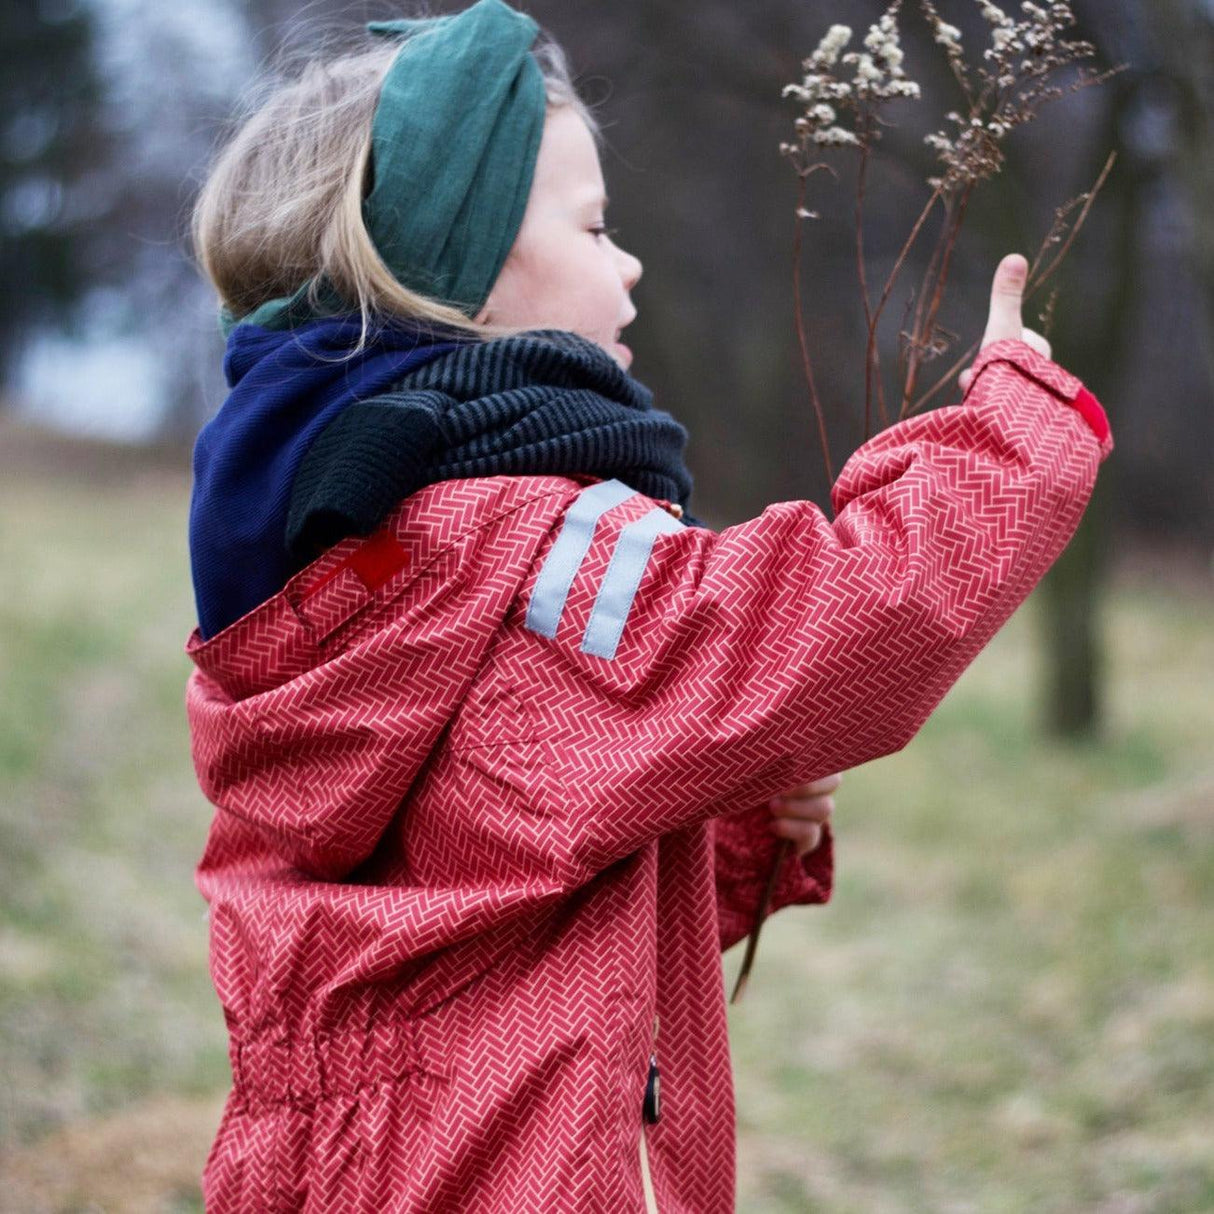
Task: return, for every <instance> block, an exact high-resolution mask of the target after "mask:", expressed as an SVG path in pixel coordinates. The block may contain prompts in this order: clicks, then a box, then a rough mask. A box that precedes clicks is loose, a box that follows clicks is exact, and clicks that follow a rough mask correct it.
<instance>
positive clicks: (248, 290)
mask: <svg viewBox="0 0 1214 1214" xmlns="http://www.w3.org/2000/svg"><path fill="white" fill-rule="evenodd" d="M367 41H371V42H372V45H371V46H370V47H369V48H368V47H367V45H366V43H367ZM399 49H400V45H399V43H397V42H395V41H390V40H384V39H382V38H372V36H371V35H369V34H367V35H365V36H364V37H363V40H362V43H361V45H360V46H359V47H358V49H355V50H353V51H350V52H347V53H339V54H336V55H332V54H330V55H325V54H323V53H322V54H319V55H313V56H312V57H311V58H308V59H306V60H305V61H304V62H303V64H302V67H301V68H299V69H297V70H296V71H295V72H293V73H292V72H290V71H289V69H287V70H284V71H279V72H273V73H271V74H268V75H267V76H266V77H265V78H264V79H263V80H262V81H261V82H259V84H258V85H256V86H255V88H254V91H253V93H252V94H251V96H250V98H249V100H248V101H247V102H246V103H245V104H244V106H243V107H241V109H240V111H238V113H237V116H236V120H235V130H234V132H233V133H232V134H231V135H230V137H229V138H228V139H227V141H226V143H224V144H223V145H222V146H221V148H220V150H219V152H218V154H217V156H216V158H215V161H214V163H213V164H212V166H211V168H210V171H209V172H208V174H207V177H206V180H205V181H204V183H203V186H202V189H201V191H200V192H199V194H198V198H197V200H196V202H195V205H194V212H193V219H192V224H191V229H192V238H193V246H194V254H195V257H196V259H197V261H198V263H199V266H200V267H201V269H202V271H203V273H204V274H205V275H206V277H207V278H208V279H210V281H211V283H212V284H213V285H214V287H215V289H216V290H217V291H218V293H219V297H220V301H221V302H222V304H223V306H224V307H225V308H227V309H228V311H229V312H231V313H232V315H233V316H235V317H237V318H240V317H242V316H245V315H247V314H248V313H250V312H252V311H253V310H254V309H255V308H257V307H258V306H260V305H261V304H263V303H266V302H267V301H269V300H271V299H277V298H279V297H282V296H286V295H291V294H292V293H293V292H295V291H296V290H298V289H299V288H300V287H301V286H302V285H303V284H304V283H305V282H310V284H311V288H310V291H309V299H310V301H311V302H312V303H313V304H316V303H317V302H318V300H319V298H320V295H319V291H320V289H321V286H320V284H321V281H322V280H324V281H326V282H328V283H331V284H332V286H333V288H335V289H336V291H337V293H338V295H340V296H341V298H342V299H343V300H344V301H347V302H348V303H349V304H350V306H351V307H352V308H356V309H357V311H358V312H359V314H360V315H361V318H362V340H361V341H360V342H359V345H360V347H361V346H362V344H363V343H364V342H365V341H366V337H367V332H368V329H369V327H370V325H371V323H372V322H373V320H375V319H386V318H391V317H398V318H407V319H409V320H412V321H415V322H422V323H423V324H425V323H426V322H429V323H430V324H433V325H437V326H439V327H440V328H445V329H447V330H452V329H454V330H457V331H460V332H462V333H466V334H467V335H468V336H469V337H470V338H479V339H482V340H488V339H490V338H493V337H502V336H510V335H513V334H515V333H518V332H521V331H523V330H521V329H520V328H518V327H516V326H506V325H495V324H491V323H488V322H486V323H483V324H478V323H476V321H474V320H473V319H471V318H470V317H469V316H468V315H467V314H466V312H464V311H461V310H460V308H459V307H458V306H456V304H455V303H454V302H452V301H449V300H442V299H435V298H433V297H430V296H427V295H422V294H419V293H418V292H416V291H412V290H410V289H409V288H408V287H405V286H402V285H401V284H400V283H399V282H398V281H397V280H396V278H395V277H393V275H392V272H391V270H389V269H388V267H387V265H385V263H384V262H383V260H382V259H381V258H380V256H379V253H378V252H377V250H376V248H375V245H374V244H373V243H372V240H371V236H370V234H369V233H368V231H367V228H366V225H365V224H364V222H363V213H362V203H363V196H364V192H365V185H366V181H367V176H368V170H369V165H370V157H371V119H372V117H373V115H374V113H375V106H376V103H377V102H378V100H379V92H380V86H381V84H382V82H383V79H384V76H385V74H386V73H387V70H388V68H389V66H390V65H391V63H392V61H393V59H394V58H395V57H396V54H397V51H398V50H399ZM531 53H532V55H533V56H534V57H535V60H536V62H537V63H538V64H539V67H540V71H541V74H542V76H543V79H544V89H545V94H546V97H547V102H548V108H547V112H548V113H551V112H552V111H553V110H556V109H560V108H563V107H570V108H572V109H574V110H576V111H577V112H578V114H580V115H581V117H582V118H583V120H584V121H585V122H586V125H587V126H588V127H589V129H590V131H591V134H592V135H593V136H594V139H595V141H596V142H599V141H600V140H601V131H600V128H599V124H598V122H597V120H596V119H595V117H594V115H593V113H592V112H591V111H590V109H589V107H588V106H587V105H586V103H585V102H583V101H582V99H581V98H580V97H579V96H578V93H577V89H576V87H575V85H574V83H573V80H572V79H571V77H570V73H569V67H568V64H567V61H566V58H565V54H564V52H563V50H562V49H561V47H560V46H559V45H558V44H557V42H556V41H555V40H554V39H553V38H552V37H551V36H550V35H549V34H547V33H546V32H545V31H544V30H543V29H541V30H540V33H539V36H538V38H537V39H536V43H535V45H534V47H533V48H532V52H531Z"/></svg>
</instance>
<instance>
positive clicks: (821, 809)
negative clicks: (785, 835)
mask: <svg viewBox="0 0 1214 1214" xmlns="http://www.w3.org/2000/svg"><path fill="white" fill-rule="evenodd" d="M770 806H771V812H772V816H773V817H775V818H779V819H785V820H788V819H792V820H795V821H802V822H829V821H830V817H831V814H833V813H834V812H835V802H834V798H833V797H829V796H826V795H823V796H820V797H773V798H772V799H771V802H770Z"/></svg>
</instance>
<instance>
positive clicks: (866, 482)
mask: <svg viewBox="0 0 1214 1214" xmlns="http://www.w3.org/2000/svg"><path fill="white" fill-rule="evenodd" d="M372 30H373V34H374V37H373V39H372V42H373V45H371V46H370V48H369V49H365V50H361V51H359V52H357V53H355V54H353V55H350V56H347V57H345V58H342V59H339V60H336V61H334V62H332V63H330V64H329V65H327V66H323V65H322V66H313V67H312V68H310V69H308V70H307V71H306V72H305V73H304V75H303V76H302V77H301V78H300V79H299V80H297V81H296V82H294V83H292V84H289V85H287V86H285V87H283V88H281V89H280V90H279V91H278V92H276V93H274V94H273V95H271V97H270V98H269V100H268V101H267V102H266V103H265V105H264V106H263V108H262V109H261V110H260V111H259V112H258V113H257V114H255V115H254V116H253V117H252V118H250V119H249V120H248V121H247V122H246V123H245V124H244V125H243V126H242V127H241V129H240V130H239V132H238V133H237V134H236V136H235V138H234V140H233V141H232V142H231V143H230V144H229V145H228V147H227V148H226V149H225V151H224V152H223V154H222V156H221V158H220V160H219V161H218V163H217V165H216V167H215V169H214V171H213V173H212V174H211V176H210V178H209V180H208V183H207V185H206V187H205V189H204V191H203V194H202V197H201V199H200V202H199V207H198V212H197V223H196V239H197V244H198V249H199V253H200V256H201V259H202V262H203V265H204V267H205V269H206V271H207V272H208V274H209V275H210V277H211V278H212V280H213V281H214V283H215V285H216V286H217V288H218V290H219V293H220V295H221V297H222V299H223V302H224V305H225V308H226V310H227V315H226V318H225V320H226V324H227V327H228V328H229V331H230V332H229V345H228V352H227V358H226V361H225V370H226V373H227V376H228V380H229V383H230V384H231V386H232V392H231V395H230V397H229V398H228V400H227V401H226V402H225V403H224V405H223V407H222V409H221V410H220V411H219V413H218V415H217V416H216V418H215V419H214V420H213V421H212V422H211V423H209V424H208V426H207V427H206V428H205V429H204V430H203V432H202V434H201V435H200V436H199V440H198V446H197V450H196V457H195V476H196V479H195V491H194V499H193V503H192V509H191V519H190V544H191V557H192V561H193V572H194V580H195V589H196V592H197V597H198V612H199V620H200V627H199V628H198V629H196V630H195V631H194V633H193V634H192V635H191V637H190V639H189V641H188V643H187V652H188V653H189V655H190V657H191V658H192V660H193V661H194V663H195V665H196V667H197V669H196V670H195V671H194V672H193V673H192V674H191V677H190V681H189V687H188V692H187V708H188V713H189V720H190V727H191V733H192V741H193V753H194V761H195V765H196V769H197V772H198V777H199V780H200V782H201V785H202V787H203V789H204V791H205V792H206V794H207V796H208V797H209V798H210V799H211V800H212V801H213V802H214V804H215V805H216V807H217V813H216V815H215V819H214V823H213V826H212V829H211V833H210V837H209V839H208V843H207V848H206V852H205V855H204V856H203V858H202V861H201V863H200V865H199V870H198V881H199V886H200V888H201V890H202V892H203V894H204V896H205V897H206V898H207V899H208V901H209V902H210V905H211V931H212V953H211V957H212V973H213V976H214V980H215V984H216V987H217V989H218V992H219V996H220V1000H221V1002H222V1005H223V1009H224V1015H225V1017H226V1021H227V1025H228V1028H229V1032H230V1036H231V1062H232V1071H233V1081H234V1084H233V1091H232V1093H231V1095H230V1097H229V1099H228V1103H227V1106H226V1109H225V1112H224V1116H223V1121H222V1124H221V1126H220V1128H219V1132H218V1136H217V1138H216V1140H215V1144H214V1146H213V1148H212V1150H211V1154H210V1157H209V1159H208V1161H207V1166H206V1172H205V1178H204V1186H205V1190H206V1197H207V1205H208V1209H212V1210H223V1211H229V1210H240V1211H246V1210H247V1211H259V1212H260V1211H279V1210H297V1209H305V1210H313V1211H320V1210H343V1211H345V1210H364V1209H365V1210H379V1209H390V1210H393V1211H426V1212H428V1214H436V1212H443V1211H461V1212H470V1211H494V1212H498V1211H545V1212H547V1211H609V1212H616V1211H625V1210H642V1209H648V1210H654V1209H657V1210H661V1211H664V1212H666V1214H673V1212H675V1211H680V1212H684V1214H692V1212H694V1214H724V1212H726V1211H731V1210H732V1209H733V1204H734V1117H733V1096H732V1083H731V1074H730V1059H729V1048H728V1041H727V1035H726V1014H725V997H724V989H723V982H722V972H721V963H720V952H721V950H722V949H726V948H728V947H730V946H731V945H732V944H734V943H735V942H737V941H738V940H739V939H741V938H742V937H743V936H744V935H745V934H746V932H747V930H748V929H749V926H750V924H751V921H752V919H753V916H754V913H755V910H756V907H757V904H758V902H759V899H760V897H761V894H762V891H763V886H764V883H765V878H766V875H767V871H768V868H769V866H770V864H771V863H772V861H773V858H774V855H775V852H776V848H777V847H778V846H779V842H780V841H779V838H778V837H777V836H778V835H780V834H784V835H785V836H786V837H789V838H794V839H795V840H796V841H797V842H798V844H799V846H798V848H797V850H796V853H795V854H793V855H791V856H790V857H789V858H788V859H787V860H786V861H785V863H784V865H783V867H782V869H781V871H780V873H779V878H778V881H777V884H776V887H775V892H774V897H773V900H772V903H771V905H772V907H773V908H776V909H778V908H779V907H782V906H786V905H790V904H794V903H801V904H808V903H815V902H823V901H825V900H826V899H827V898H828V897H829V895H830V890H831V875H832V852H831V837H830V831H829V827H828V823H827V819H828V817H829V793H830V792H831V791H833V789H834V787H836V786H837V783H838V779H837V777H836V776H832V775H831V774H830V773H833V772H838V771H841V770H843V769H846V768H848V767H851V766H853V765H855V764H859V763H863V762H866V761H868V760H870V759H873V758H876V757H878V756H880V755H885V754H889V753H890V752H892V751H895V750H898V749H900V748H901V747H903V746H905V745H906V743H907V742H908V741H909V740H910V738H911V737H913V736H914V734H915V733H916V732H917V730H918V729H919V727H920V726H921V725H922V724H923V722H924V720H925V719H926V718H927V716H928V715H929V714H930V713H931V711H932V709H933V708H934V707H935V705H936V704H937V703H938V702H939V701H940V699H941V698H942V697H943V696H944V694H945V692H946V691H947V690H948V688H949V687H950V686H951V685H952V684H953V683H954V682H955V681H956V679H957V678H958V676H959V675H960V674H961V672H962V671H963V670H964V669H965V668H966V666H967V665H968V664H969V663H970V662H971V661H972V660H973V658H974V657H975V655H976V654H977V653H978V652H979V651H980V650H981V649H982V647H983V646H984V645H985V644H986V642H987V641H988V640H989V639H990V638H991V636H992V635H993V634H994V633H995V631H996V630H997V629H998V628H999V627H1000V625H1001V624H1002V623H1003V622H1004V621H1005V620H1006V619H1007V618H1008V616H1009V615H1010V614H1011V613H1012V612H1013V611H1014V610H1015V608H1016V607H1017V606H1018V605H1019V604H1020V603H1021V602H1022V601H1023V600H1024V598H1025V597H1026V596H1027V595H1028V593H1029V592H1030V591H1031V590H1032V588H1033V587H1034V585H1036V583H1037V582H1038V581H1039V579H1040V578H1041V576H1042V575H1043V573H1044V572H1045V570H1046V569H1047V568H1048V567H1049V565H1050V564H1051V562H1052V561H1053V560H1054V559H1055V558H1056V557H1057V556H1058V554H1059V553H1060V552H1061V551H1062V549H1063V548H1064V546H1065V545H1066V543H1067V541H1068V539H1069V538H1070V536H1071V534H1072V533H1073V531H1074V529H1075V527H1076V526H1077V524H1078V522H1079V520H1080V517H1081V515H1082V513H1083V510H1084V507H1085V504H1086V502H1087V500H1088V497H1089V495H1090V492H1091V489H1092V486H1093V483H1094V480H1095V477H1096V473H1097V469H1098V466H1099V465H1100V463H1101V461H1102V460H1103V459H1104V458H1105V457H1106V456H1107V455H1108V453H1109V451H1110V450H1111V448H1112V440H1111V437H1110V436H1109V433H1108V427H1107V423H1106V421H1105V418H1104V414H1103V411H1102V410H1101V409H1100V406H1099V405H1098V404H1097V403H1096V401H1095V400H1094V399H1093V398H1092V396H1091V395H1090V394H1089V393H1088V392H1087V391H1086V390H1085V389H1083V388H1082V386H1081V385H1080V384H1079V382H1078V381H1077V380H1076V379H1075V378H1074V377H1073V376H1071V375H1069V374H1068V373H1067V372H1065V371H1064V370H1062V369H1061V368H1060V367H1058V366H1056V365H1055V364H1053V363H1052V362H1050V361H1049V359H1048V357H1046V355H1047V354H1048V347H1045V346H1044V345H1043V344H1041V339H1039V338H1037V337H1036V335H1034V334H1030V333H1029V332H1028V331H1027V330H1024V329H1023V328H1022V325H1021V322H1020V313H1019V290H1020V287H1022V285H1023V278H1024V272H1025V268H1026V267H1025V263H1024V261H1023V259H1022V258H1018V257H1012V258H1007V259H1005V260H1004V262H1003V263H1002V265H1001V266H1000V269H999V271H998V274H997V276H996V290H995V295H994V298H993V300H992V311H991V320H990V324H989V326H988V330H987V344H986V346H985V347H984V349H983V351H982V353H981V354H980V356H979V358H978V360H977V362H976V363H975V365H974V367H973V368H972V370H971V373H970V378H969V379H968V381H967V392H966V397H965V400H964V401H963V402H962V403H961V404H960V405H957V406H954V407H950V408H944V409H940V410H937V411H935V412H932V413H929V414H927V415H924V416H918V417H915V418H912V419H910V420H908V421H905V422H902V423H900V424H898V425H896V426H894V427H893V428H891V429H889V430H886V431H885V432H883V433H881V434H879V435H877V436H876V437H875V438H874V439H872V440H871V441H870V442H868V443H866V444H865V445H864V446H863V447H862V448H861V449H860V450H859V451H857V452H856V453H855V454H854V455H853V456H852V457H851V459H850V460H848V462H847V463H846V465H845V466H844V468H843V470H842V472H841V473H840V475H839V478H838V481H837V483H836V484H835V486H834V487H833V490H832V497H833V504H834V506H835V508H836V512H837V518H836V520H835V522H834V523H830V522H828V521H827V520H826V519H825V518H824V516H823V514H822V512H821V511H820V510H819V509H817V508H816V507H815V506H814V505H813V504H811V503H809V502H803V501H793V502H781V503H777V504H775V505H772V506H769V507H768V508H767V509H766V510H765V511H764V512H763V513H762V515H761V516H760V517H758V518H756V519H753V520H751V521H749V522H747V523H743V524H741V525H739V526H735V527H730V528H728V529H726V530H724V531H722V532H721V533H719V534H717V533H714V532H712V531H711V530H709V529H708V528H706V527H703V526H700V525H699V524H698V523H697V522H696V520H695V519H693V518H692V517H690V516H689V514H688V513H687V507H688V499H689V494H690V489H691V481H690V478H689V476H688V475H687V470H686V468H685V466H684V464H683V461H682V449H683V444H684V441H685V438H686V433H685V431H684V430H683V429H682V427H681V426H680V425H679V424H678V423H677V422H675V421H674V419H673V418H672V417H671V416H670V415H669V414H667V413H664V412H661V411H660V410H657V409H655V408H654V407H653V404H652V399H651V397H650V394H649V392H648V391H647V389H645V388H644V386H643V385H641V384H640V383H638V382H637V381H636V380H634V379H633V378H632V377H631V376H630V375H628V374H627V369H628V367H629V365H630V362H631V354H630V353H629V351H628V349H627V347H626V346H624V345H622V344H621V343H620V342H619V336H620V331H621V330H622V329H623V328H625V327H626V326H627V325H628V324H629V323H631V322H632V320H633V319H634V318H635V317H636V310H635V308H634V306H633V304H632V302H631V296H630V292H631V289H632V288H633V287H634V286H635V285H636V283H637V280H638V279H639V277H640V274H641V266H640V263H639V262H637V261H636V259H635V258H633V257H631V256H630V255H628V254H627V253H625V252H624V251H623V250H621V249H619V248H617V247H616V246H615V245H614V244H613V243H612V241H611V239H610V234H609V233H607V232H605V231H604V230H603V228H602V218H603V215H602V212H603V207H604V205H605V199H604V198H603V197H602V193H603V183H602V177H601V173H600V169H599V164H598V158H597V155H596V150H595V144H594V127H593V124H592V122H591V121H590V118H589V115H588V114H586V112H585V110H584V107H582V105H581V103H580V102H578V101H577V98H576V94H574V92H573V90H572V88H571V86H570V85H569V82H568V75H567V73H566V71H565V68H564V65H563V60H562V58H561V56H560V53H559V51H558V50H557V48H556V47H555V46H554V44H552V43H551V42H550V41H548V40H547V39H545V38H541V39H540V40H539V42H538V43H537V42H536V35H537V32H538V29H537V27H536V25H535V23H534V22H533V21H531V20H530V19H529V18H528V17H526V16H524V15H523V14H521V13H518V12H516V11H515V10H513V9H511V8H510V7H509V6H508V5H506V4H505V3H503V0H479V2H478V3H476V4H474V5H473V6H472V7H471V8H468V9H466V10H465V11H463V12H461V13H459V14H457V15H454V16H449V17H442V18H433V19H429V20H423V21H408V22H393V23H386V24H380V25H377V26H373V27H372ZM1035 345H1036V346H1037V347H1038V348H1034V346H1035ZM788 790H792V792H793V794H794V795H793V799H792V800H793V808H791V809H789V808H785V810H784V811H783V813H784V814H786V815H790V816H786V817H784V818H782V819H780V818H776V819H773V810H772V807H771V804H770V798H772V797H773V795H774V794H778V793H781V792H785V791H788ZM797 807H799V808H797ZM819 836H820V839H821V842H820V843H818V845H817V846H814V845H813V844H815V843H817V840H818V837H819ZM659 1076H660V1081H659Z"/></svg>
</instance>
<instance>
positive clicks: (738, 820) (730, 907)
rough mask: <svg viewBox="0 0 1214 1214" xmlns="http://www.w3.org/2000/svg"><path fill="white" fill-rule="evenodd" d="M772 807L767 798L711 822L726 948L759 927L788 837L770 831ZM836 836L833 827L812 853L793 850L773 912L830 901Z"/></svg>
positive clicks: (720, 921) (719, 923)
mask: <svg viewBox="0 0 1214 1214" xmlns="http://www.w3.org/2000/svg"><path fill="white" fill-rule="evenodd" d="M771 821H772V815H771V810H770V809H769V808H768V807H767V802H766V801H764V802H762V803H760V804H759V805H756V806H751V807H750V808H749V809H747V810H744V811H743V812H742V813H739V814H728V815H726V816H724V817H720V818H714V819H713V820H712V821H711V822H710V824H709V825H710V826H711V828H712V840H713V868H714V877H715V881H716V898H717V929H718V932H719V935H720V940H721V951H722V952H725V950H726V949H728V948H732V947H733V945H735V944H737V942H738V941H739V940H741V939H742V938H743V937H744V936H747V935H749V933H750V929H751V928H752V927H754V924H755V915H756V914H757V913H758V909H759V902H760V900H761V899H762V897H763V891H764V889H765V888H766V886H767V878H768V875H769V873H770V872H771V865H772V861H773V860H774V859H775V855H776V849H777V848H778V847H779V846H780V844H781V843H782V842H783V841H784V840H783V839H782V838H781V837H780V836H779V835H774V834H772V832H771V829H770V823H771ZM834 875H835V868H834V837H833V834H832V832H831V828H830V826H829V824H828V825H826V826H824V827H823V829H822V839H821V842H820V843H819V844H818V846H817V847H815V848H814V850H813V851H811V852H807V853H806V854H805V855H803V856H798V855H797V854H796V853H795V852H793V851H790V852H789V854H788V855H787V856H786V857H785V859H784V862H783V863H782V864H781V865H780V871H779V872H778V873H777V875H776V884H775V886H774V888H773V889H772V894H771V901H770V902H769V903H768V908H767V910H768V914H769V915H772V914H775V912H776V911H778V910H780V909H781V908H782V907H785V906H796V905H814V904H817V903H822V902H829V901H830V896H831V892H832V890H833V887H834Z"/></svg>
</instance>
